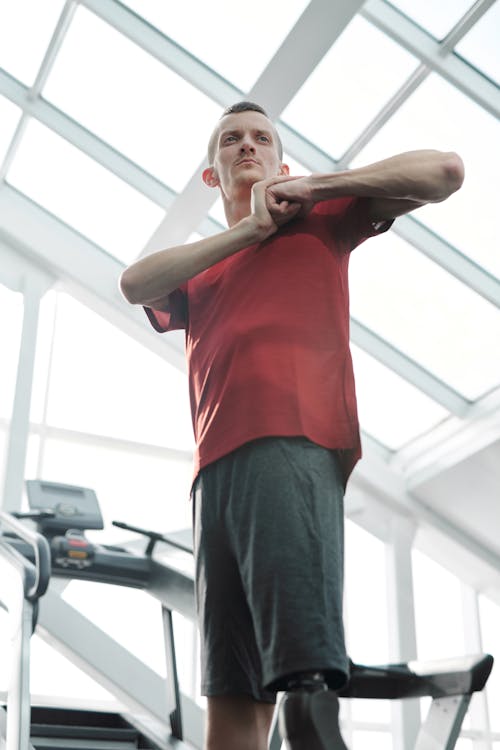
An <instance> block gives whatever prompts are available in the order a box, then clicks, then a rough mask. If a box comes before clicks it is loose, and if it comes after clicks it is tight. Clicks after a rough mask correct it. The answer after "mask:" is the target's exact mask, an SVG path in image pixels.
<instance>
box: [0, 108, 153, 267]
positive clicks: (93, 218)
mask: <svg viewBox="0 0 500 750" xmlns="http://www.w3.org/2000/svg"><path fill="white" fill-rule="evenodd" d="M7 181H8V182H9V183H10V184H11V185H12V186H13V187H15V188H17V189H18V190H20V191H21V192H23V193H24V194H25V195H27V196H28V197H29V198H31V199H32V200H34V201H35V202H36V203H38V204H39V205H40V206H43V208H45V209H47V210H48V211H50V212H51V213H53V214H55V216H57V217H58V218H60V219H62V221H64V222H65V223H66V224H68V225H69V226H71V227H72V228H73V229H76V231H78V232H80V233H81V234H83V235H85V236H86V237H88V238H89V239H90V240H92V241H93V242H95V243H96V244H97V245H100V247H102V248H103V249H104V250H106V251H107V252H109V253H111V254H112V255H115V256H116V257H117V258H120V259H121V260H123V261H125V262H130V261H131V260H133V259H134V258H135V257H136V256H137V255H138V253H139V251H140V249H141V248H142V247H144V245H145V244H146V242H147V240H148V239H149V237H150V236H151V235H152V233H153V231H154V230H155V229H156V227H157V226H158V224H159V223H160V221H161V219H162V218H163V216H164V215H165V214H164V211H163V210H162V209H161V208H160V207H159V206H157V205H156V204H154V203H152V202H151V201H150V200H148V199H147V198H145V197H144V196H143V195H141V194H140V193H138V192H137V191H136V190H135V189H134V188H132V187H130V185H127V184H126V183H125V182H123V181H122V180H120V179H119V178H118V177H116V176H115V175H114V174H112V173H111V172H109V171H108V170H107V169H105V168H104V167H102V166H101V165H100V164H98V163H97V162H95V161H94V160H93V159H90V158H89V157H88V156H86V155H85V154H83V153H82V152H81V151H80V150H79V149H77V148H76V147H75V146H72V145H71V144H69V143H68V142H67V141H65V140H64V139H63V138H60V137H59V136H58V135H56V134H55V133H54V132H53V131H51V130H49V129H48V128H46V127H45V126H44V125H41V124H40V123H39V122H37V121H35V120H31V121H30V122H29V123H28V126H27V128H26V132H25V134H24V136H23V138H22V141H21V143H20V146H19V149H18V151H17V153H16V156H15V158H14V160H13V162H12V165H11V167H10V170H9V171H8V173H7ZM70 251H71V248H68V252H70Z"/></svg>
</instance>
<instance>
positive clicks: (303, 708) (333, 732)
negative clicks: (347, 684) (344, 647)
mask: <svg viewBox="0 0 500 750" xmlns="http://www.w3.org/2000/svg"><path fill="white" fill-rule="evenodd" d="M338 714H339V701H338V698H337V694H336V693H334V692H332V691H331V690H328V688H327V685H326V683H325V679H324V676H323V674H321V672H314V673H307V674H303V675H298V676H297V677H296V678H295V679H294V680H292V681H291V682H290V683H289V685H288V689H287V691H286V693H285V695H284V697H283V700H282V702H281V704H280V707H279V729H280V734H281V737H282V738H283V740H284V741H285V745H286V748H287V750H348V748H347V745H346V744H345V742H344V740H343V739H342V735H341V734H340V730H339V723H338Z"/></svg>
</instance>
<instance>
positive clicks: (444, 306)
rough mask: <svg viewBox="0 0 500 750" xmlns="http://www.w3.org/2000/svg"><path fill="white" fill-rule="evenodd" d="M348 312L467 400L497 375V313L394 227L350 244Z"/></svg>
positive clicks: (480, 392)
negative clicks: (357, 244)
mask: <svg viewBox="0 0 500 750" xmlns="http://www.w3.org/2000/svg"><path fill="white" fill-rule="evenodd" d="M350 296H351V313H352V315H353V317H354V318H355V319H356V320H359V321H360V322H361V323H363V324H364V325H365V326H367V327H368V328H370V329H372V330H373V331H374V332H375V333H377V334H378V335H379V336H381V337H382V338H384V339H386V340H387V341H389V343H391V344H392V345H393V346H395V347H396V348H398V349H400V350H401V351H403V352H404V353H405V354H406V355H408V356H409V357H410V358H411V359H413V360H415V361H417V362H418V363H419V364H421V365H422V366H423V367H424V368H425V369H426V370H429V371H430V372H432V373H433V374H434V375H436V376H437V377H438V378H439V379H440V380H443V381H444V382H446V383H448V384H449V385H450V386H451V387H452V388H454V389H455V390H456V391H458V392H460V393H461V394H462V395H464V396H465V397H466V398H467V399H470V400H474V399H476V398H478V397H479V396H481V395H483V394H484V393H485V392H486V391H488V390H490V389H491V388H493V387H495V386H497V385H498V384H499V383H500V370H499V367H498V349H497V347H495V346H492V342H498V341H500V313H499V311H498V310H497V309H496V308H495V307H494V306H493V305H492V304H491V303H490V302H488V301H486V300H485V299H483V298H482V297H480V296H479V295H478V294H476V292H474V291H472V290H471V289H469V287H467V286H465V285H464V284H462V283H461V282H460V281H458V280H457V279H455V278H454V277H453V276H451V275H450V274H449V273H447V272H446V271H444V270H443V269H442V268H440V267H439V266H438V265H437V264H436V263H434V262H433V261H431V260H429V259H428V258H426V257H425V256H424V255H422V253H420V252H418V250H415V249H414V248H413V247H412V246H411V245H409V244H408V243H406V242H404V240H402V239H401V238H399V237H397V236H396V235H395V234H394V233H393V232H389V233H388V234H387V235H384V236H383V237H380V238H379V239H378V240H371V241H370V242H369V243H367V244H365V245H362V246H361V247H358V248H356V250H354V252H353V253H352V256H351V263H350Z"/></svg>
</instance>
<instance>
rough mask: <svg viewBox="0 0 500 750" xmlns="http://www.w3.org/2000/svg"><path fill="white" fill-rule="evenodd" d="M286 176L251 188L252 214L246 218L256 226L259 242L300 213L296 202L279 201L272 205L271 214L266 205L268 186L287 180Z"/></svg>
mask: <svg viewBox="0 0 500 750" xmlns="http://www.w3.org/2000/svg"><path fill="white" fill-rule="evenodd" d="M289 179H290V178H289V177H288V176H284V177H272V178H270V179H268V180H261V181H260V182H256V183H255V184H254V185H253V187H252V202H251V207H252V213H251V215H250V216H249V217H248V219H250V220H251V221H253V222H254V223H255V224H256V228H257V231H258V234H259V241H262V240H264V239H266V238H267V237H270V236H271V235H272V234H274V233H275V232H276V231H277V229H278V228H279V227H281V226H283V225H284V224H287V223H288V222H289V221H291V219H294V218H295V217H296V216H297V215H298V214H299V212H300V211H301V208H302V205H301V203H300V202H298V201H289V200H280V201H279V203H276V204H275V205H274V203H273V206H272V208H273V210H272V213H271V211H270V210H269V207H268V203H267V190H268V188H269V186H270V185H273V186H274V184H275V183H276V181H278V182H279V181H280V180H289Z"/></svg>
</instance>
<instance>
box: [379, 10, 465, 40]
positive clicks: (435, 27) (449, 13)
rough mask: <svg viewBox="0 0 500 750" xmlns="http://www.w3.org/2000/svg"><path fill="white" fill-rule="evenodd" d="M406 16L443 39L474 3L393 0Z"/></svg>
mask: <svg viewBox="0 0 500 750" xmlns="http://www.w3.org/2000/svg"><path fill="white" fill-rule="evenodd" d="M391 5H394V6H395V7H396V8H398V9H399V10H400V11H402V12H403V13H404V14H405V16H408V18H411V19H412V20H413V21H415V22H416V23H418V25H419V26H421V27H422V28H423V29H425V30H426V31H428V32H429V33H430V34H432V35H433V36H435V37H436V38H437V39H442V38H443V37H445V36H446V34H447V33H448V32H449V31H451V29H452V28H453V27H454V26H455V24H456V23H457V22H458V21H459V20H460V19H461V18H462V16H463V15H464V14H465V13H466V12H467V11H468V10H469V8H470V7H471V6H472V5H473V2H472V0H439V2H436V0H419V2H418V3H416V2H415V0H391Z"/></svg>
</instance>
